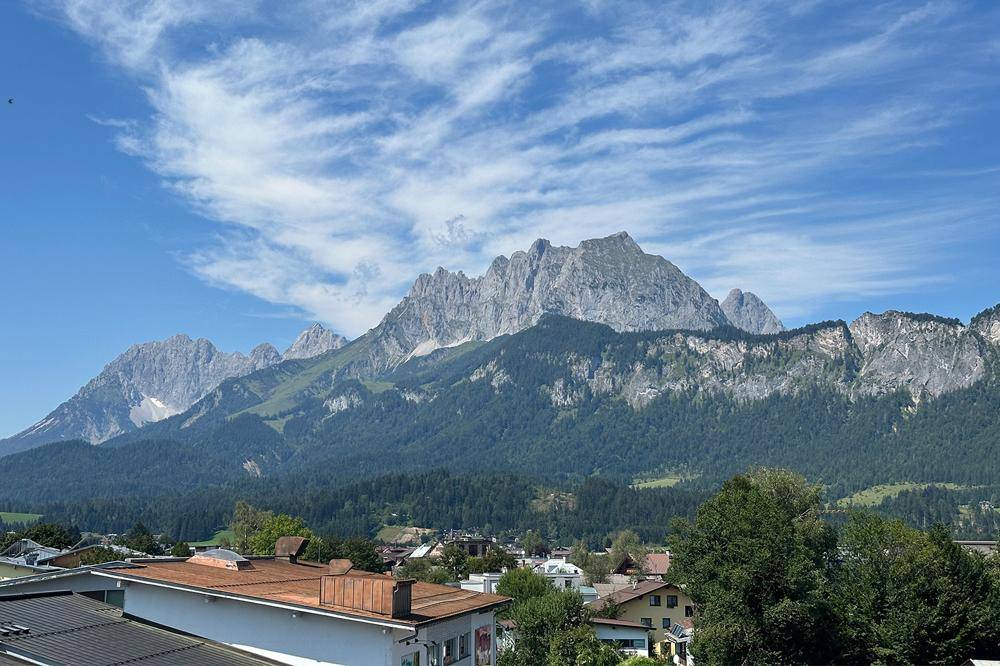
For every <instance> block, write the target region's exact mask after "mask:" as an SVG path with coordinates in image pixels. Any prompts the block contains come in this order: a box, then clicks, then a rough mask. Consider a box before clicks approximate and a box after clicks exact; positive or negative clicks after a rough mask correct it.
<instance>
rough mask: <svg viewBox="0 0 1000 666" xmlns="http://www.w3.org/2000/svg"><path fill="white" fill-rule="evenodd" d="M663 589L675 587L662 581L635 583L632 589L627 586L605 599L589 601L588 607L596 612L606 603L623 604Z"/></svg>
mask: <svg viewBox="0 0 1000 666" xmlns="http://www.w3.org/2000/svg"><path fill="white" fill-rule="evenodd" d="M664 587H673V588H676V589H679V588H677V586H676V585H674V584H672V583H666V582H664V581H662V580H643V581H639V582H638V583H636V585H635V586H634V587H632V586H629V587H626V588H624V589H621V590H618V591H616V592H612V593H611V594H609V595H607V596H606V597H601V598H600V599H596V600H594V601H591V602H590V604H589V606H590V607H591V608H594V609H596V610H600V609H602V608H604V607H605V606H606V605H607V604H608V603H610V602H614V603H616V604H623V603H626V602H628V601H632V600H633V599H638V598H639V597H641V596H643V595H646V594H649V593H650V592H655V591H657V590H659V589H661V588H664Z"/></svg>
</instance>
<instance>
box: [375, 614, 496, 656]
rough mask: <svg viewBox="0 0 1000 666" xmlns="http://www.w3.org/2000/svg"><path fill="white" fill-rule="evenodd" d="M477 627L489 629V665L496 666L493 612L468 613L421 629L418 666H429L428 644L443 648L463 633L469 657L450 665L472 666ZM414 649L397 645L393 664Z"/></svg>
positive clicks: (418, 639)
mask: <svg viewBox="0 0 1000 666" xmlns="http://www.w3.org/2000/svg"><path fill="white" fill-rule="evenodd" d="M479 627H489V629H490V636H491V637H492V645H491V646H490V664H496V660H497V653H496V651H497V647H496V641H497V636H496V623H495V618H494V613H493V611H488V612H485V613H469V614H467V615H462V616H459V617H457V618H452V619H450V620H444V621H441V622H437V623H435V624H432V625H430V626H428V627H424V628H421V629H420V633H419V635H418V636H417V641H419V645H420V666H428V664H430V660H429V654H428V648H429V647H430V645H429V644H431V643H434V644H437V645H438V646H443V645H444V642H445V641H446V640H448V639H449V638H455V639H457V638H458V637H459V636H460V635H462V634H465V633H468V634H469V635H470V638H471V643H470V646H469V656H468V657H466V658H464V659H457V660H456V661H454V662H451V663H452V664H453V665H454V666H474V665H475V663H476V648H475V640H476V629H478V628H479ZM457 645H458V642H457V641H456V646H457ZM415 649H416V648H415V647H414V646H413V645H411V646H409V647H407V646H405V645H400V644H397V646H396V650H395V661H394V664H396V666H398V665H399V664H400V662H401V660H402V658H403V655H406V654H409V653H411V652H413V651H414V650H415ZM441 663H443V662H441Z"/></svg>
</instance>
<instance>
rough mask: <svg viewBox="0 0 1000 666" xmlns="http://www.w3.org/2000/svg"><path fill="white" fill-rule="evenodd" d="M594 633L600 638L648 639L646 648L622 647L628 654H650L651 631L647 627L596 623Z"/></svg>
mask: <svg viewBox="0 0 1000 666" xmlns="http://www.w3.org/2000/svg"><path fill="white" fill-rule="evenodd" d="M593 626H594V633H595V634H597V638H598V639H599V640H615V641H620V640H644V641H646V643H645V645H646V647H645V648H644V649H641V650H640V649H632V648H622V650H621V651H622V652H623V653H624V654H628V655H639V656H642V657H648V656H649V632H647V631H646V630H645V629H636V628H633V627H614V626H609V625H606V624H594V625H593Z"/></svg>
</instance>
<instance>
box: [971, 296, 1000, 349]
mask: <svg viewBox="0 0 1000 666" xmlns="http://www.w3.org/2000/svg"><path fill="white" fill-rule="evenodd" d="M969 328H971V329H972V330H974V331H976V332H977V333H979V335H981V336H982V337H983V340H985V341H986V342H987V343H989V344H991V345H994V346H997V347H1000V304H997V305H995V306H993V307H992V308H990V309H988V310H983V311H982V312H980V313H979V314H977V315H976V316H975V317H973V318H972V322H971V323H970V324H969Z"/></svg>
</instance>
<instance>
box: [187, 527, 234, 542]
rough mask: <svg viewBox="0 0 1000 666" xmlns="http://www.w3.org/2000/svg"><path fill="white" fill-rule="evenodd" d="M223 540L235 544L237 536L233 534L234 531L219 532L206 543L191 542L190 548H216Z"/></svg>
mask: <svg viewBox="0 0 1000 666" xmlns="http://www.w3.org/2000/svg"><path fill="white" fill-rule="evenodd" d="M222 539H227V540H228V541H229V543H233V542H234V541H236V535H235V534H233V531H232V530H219V531H218V532H216V533H215V534H214V535H212V538H211V539H207V540H205V541H192V542H189V543H188V545H189V546H214V545H216V544H218V543H219V541H221V540H222Z"/></svg>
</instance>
